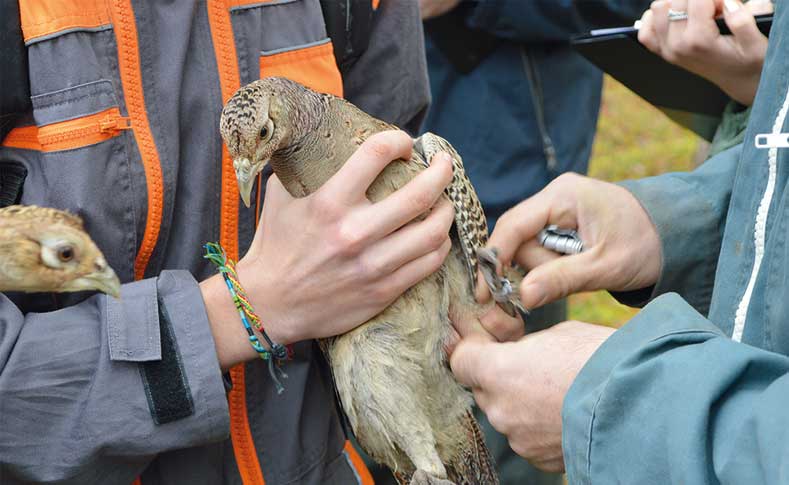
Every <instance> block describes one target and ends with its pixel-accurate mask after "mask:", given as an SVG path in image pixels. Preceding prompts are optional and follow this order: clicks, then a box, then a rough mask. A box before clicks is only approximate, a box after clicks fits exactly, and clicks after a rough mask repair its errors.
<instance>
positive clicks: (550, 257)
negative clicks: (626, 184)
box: [477, 174, 662, 308]
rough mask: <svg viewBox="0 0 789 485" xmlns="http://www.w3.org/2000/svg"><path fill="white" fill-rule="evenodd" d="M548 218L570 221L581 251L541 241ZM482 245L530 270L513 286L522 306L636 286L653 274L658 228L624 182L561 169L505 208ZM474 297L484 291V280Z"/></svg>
mask: <svg viewBox="0 0 789 485" xmlns="http://www.w3.org/2000/svg"><path fill="white" fill-rule="evenodd" d="M551 224H555V225H558V226H559V227H566V228H577V230H578V233H579V235H580V237H581V239H582V240H583V241H584V251H583V252H581V253H579V254H573V255H568V256H563V255H560V254H557V253H555V252H553V251H550V250H548V249H545V248H543V247H541V246H540V244H539V241H538V240H537V238H538V234H539V233H540V231H541V230H542V229H543V228H544V227H546V226H548V225H551ZM488 247H495V248H497V249H498V250H499V253H498V255H499V259H500V260H501V263H502V264H503V265H505V266H507V265H509V264H510V263H511V262H513V261H514V262H516V263H518V264H519V265H520V266H521V267H523V268H525V269H527V270H528V271H529V272H528V274H527V275H526V277H525V278H524V279H523V281H522V282H521V286H520V293H521V299H522V301H523V305H524V306H525V307H526V308H537V307H540V306H542V305H544V304H546V303H550V302H551V301H555V300H557V299H559V298H563V297H565V296H567V295H570V294H572V293H576V292H579V291H592V290H599V289H607V290H636V289H640V288H646V287H649V286H650V285H653V284H655V282H656V281H657V279H658V276H659V275H660V267H661V257H662V256H661V253H662V250H661V245H660V238H659V237H658V234H657V230H656V228H655V226H654V224H653V223H652V221H651V220H650V218H649V215H648V214H647V213H646V211H645V210H644V208H643V207H642V206H641V204H640V203H639V202H638V200H637V199H636V198H635V197H634V196H633V195H632V194H631V193H630V192H629V191H628V190H627V189H625V188H623V187H620V186H618V185H614V184H610V183H607V182H601V181H599V180H594V179H592V178H589V177H583V176H580V175H576V174H565V175H562V176H560V177H558V178H557V179H556V180H554V181H553V182H551V183H550V184H548V186H547V187H545V188H544V189H543V190H542V191H540V192H539V193H538V194H536V195H535V196H533V197H531V198H529V199H527V200H525V201H523V202H521V203H520V204H518V205H517V206H515V207H513V208H512V209H510V210H509V211H507V212H506V213H505V214H504V215H503V216H501V218H500V219H499V222H498V223H497V224H496V229H495V230H494V231H493V234H492V235H491V237H490V241H489V243H488ZM477 289H478V295H477V297H478V298H481V299H482V300H483V301H484V300H485V299H487V297H486V296H485V293H486V292H487V288H486V286H485V285H477Z"/></svg>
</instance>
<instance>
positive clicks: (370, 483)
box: [344, 441, 375, 485]
mask: <svg viewBox="0 0 789 485" xmlns="http://www.w3.org/2000/svg"><path fill="white" fill-rule="evenodd" d="M344 450H345V454H346V456H348V459H349V460H350V461H351V464H352V465H353V467H354V468H355V469H356V474H357V475H358V476H359V483H360V484H361V485H375V480H373V476H372V475H371V474H370V470H368V469H367V465H365V464H364V460H362V457H361V456H359V453H357V452H356V449H355V448H354V447H353V445H352V444H351V442H350V441H346V442H345V448H344Z"/></svg>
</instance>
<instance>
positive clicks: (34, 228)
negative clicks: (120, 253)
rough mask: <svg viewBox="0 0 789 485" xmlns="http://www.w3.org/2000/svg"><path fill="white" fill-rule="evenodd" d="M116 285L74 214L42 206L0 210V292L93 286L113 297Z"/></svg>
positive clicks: (72, 289)
mask: <svg viewBox="0 0 789 485" xmlns="http://www.w3.org/2000/svg"><path fill="white" fill-rule="evenodd" d="M120 286H121V283H120V281H119V280H118V277H117V276H116V275H115V272H114V271H113V270H112V268H111V267H110V266H109V264H107V260H106V259H104V255H103V254H102V253H101V251H100V250H99V248H98V247H96V244H95V243H94V242H93V240H92V239H91V238H90V236H88V234H87V233H86V232H85V229H84V226H83V224H82V219H80V218H79V217H77V216H75V215H73V214H70V213H68V212H64V211H60V210H57V209H51V208H47V207H36V206H19V205H14V206H9V207H5V208H2V209H0V291H23V292H39V291H40V292H69V291H85V290H98V291H102V292H104V293H107V294H110V295H112V296H115V297H118V296H119V295H120Z"/></svg>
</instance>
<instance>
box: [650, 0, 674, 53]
mask: <svg viewBox="0 0 789 485" xmlns="http://www.w3.org/2000/svg"><path fill="white" fill-rule="evenodd" d="M669 6H670V3H669V1H668V0H657V1H656V2H652V6H651V7H650V10H652V20H653V24H652V25H653V29H654V31H655V36H656V41H657V43H658V46H659V49H660V50H661V51H662V50H663V48H664V47H665V45H666V38H667V37H668V27H669V26H668V24H669V20H668V10H669Z"/></svg>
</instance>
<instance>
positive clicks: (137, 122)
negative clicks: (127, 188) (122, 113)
mask: <svg viewBox="0 0 789 485" xmlns="http://www.w3.org/2000/svg"><path fill="white" fill-rule="evenodd" d="M109 4H110V12H111V14H112V23H113V26H114V31H115V39H116V44H117V45H118V70H119V71H120V77H121V85H122V86H123V93H124V97H125V98H126V108H127V109H128V111H129V117H130V118H131V124H132V129H133V131H134V138H135V140H136V141H137V148H138V149H139V151H140V157H141V159H142V164H143V168H144V170H145V183H146V185H147V187H148V213H147V216H146V219H145V232H144V233H143V237H142V244H141V245H140V248H139V250H138V252H137V257H136V258H135V261H134V279H136V280H140V279H142V278H144V277H145V268H146V267H147V266H148V261H149V260H150V259H151V254H153V249H154V248H155V247H156V242H157V240H158V239H159V227H160V226H161V223H162V210H163V206H164V182H163V180H162V167H161V164H160V161H159V152H158V150H157V149H156V144H155V142H154V140H153V133H152V132H151V125H150V123H149V122H148V114H147V112H146V110H145V95H144V94H143V87H142V72H141V71H140V52H139V51H140V48H139V45H138V43H137V25H136V23H135V20H134V11H133V10H132V5H131V0H111V1H110V2H109Z"/></svg>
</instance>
